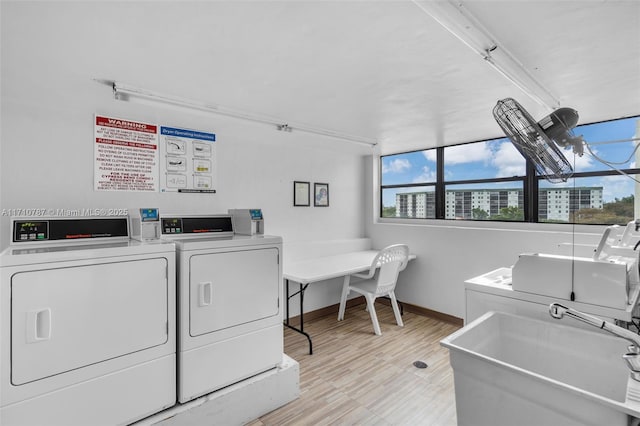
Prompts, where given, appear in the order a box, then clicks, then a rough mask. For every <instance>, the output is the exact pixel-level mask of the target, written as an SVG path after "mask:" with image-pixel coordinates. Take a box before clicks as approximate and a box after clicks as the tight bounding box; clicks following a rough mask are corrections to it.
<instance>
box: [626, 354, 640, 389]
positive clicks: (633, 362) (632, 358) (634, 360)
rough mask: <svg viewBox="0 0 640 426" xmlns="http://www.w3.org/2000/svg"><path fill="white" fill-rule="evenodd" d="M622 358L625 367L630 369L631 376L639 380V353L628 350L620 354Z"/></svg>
mask: <svg viewBox="0 0 640 426" xmlns="http://www.w3.org/2000/svg"><path fill="white" fill-rule="evenodd" d="M632 346H633V345H632ZM622 359H624V360H625V362H626V363H627V367H629V370H631V372H630V373H631V378H632V379H634V380H636V381H639V382H640V353H638V352H629V353H626V354H624V355H622Z"/></svg>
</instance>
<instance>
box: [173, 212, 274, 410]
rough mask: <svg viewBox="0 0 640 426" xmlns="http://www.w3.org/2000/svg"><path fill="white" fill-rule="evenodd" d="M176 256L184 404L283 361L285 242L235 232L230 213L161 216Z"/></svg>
mask: <svg viewBox="0 0 640 426" xmlns="http://www.w3.org/2000/svg"><path fill="white" fill-rule="evenodd" d="M161 228H162V237H163V238H164V239H169V240H171V241H174V242H175V244H176V254H177V258H178V262H177V265H178V400H179V401H180V402H186V401H189V400H191V399H194V398H196V397H198V396H201V395H204V394H207V393H210V392H213V391H216V390H218V389H221V388H223V387H225V386H228V385H231V384H233V383H237V382H239V381H242V380H243V379H246V378H248V377H251V376H253V375H256V374H258V373H261V372H264V371H267V370H269V369H272V368H275V367H276V366H277V365H278V364H280V363H281V362H282V354H283V329H282V328H283V327H282V303H281V302H280V299H281V295H282V238H280V237H274V236H264V235H254V236H247V235H234V233H233V227H232V222H231V216H206V217H205V216H200V217H195V216H188V217H177V216H162V217H161Z"/></svg>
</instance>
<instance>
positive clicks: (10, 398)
mask: <svg viewBox="0 0 640 426" xmlns="http://www.w3.org/2000/svg"><path fill="white" fill-rule="evenodd" d="M0 283H1V285H0V331H1V348H0V395H1V401H0V424H2V425H44V424H46V425H65V426H67V425H74V424H75V425H89V424H127V423H131V422H134V421H136V420H139V419H141V418H144V417H146V416H149V415H151V414H153V413H155V412H158V411H161V410H162V409H164V408H167V407H170V406H172V405H174V404H175V403H176V386H175V380H176V354H175V352H176V338H175V336H176V320H175V317H176V310H175V306H176V304H175V246H174V245H173V244H170V243H166V242H161V243H157V244H143V243H140V242H137V241H131V240H130V239H129V234H128V220H127V217H109V218H49V219H44V218H39V217H38V218H27V219H13V220H12V242H11V245H10V246H9V248H7V249H6V250H5V251H4V252H3V253H2V254H1V255H0Z"/></svg>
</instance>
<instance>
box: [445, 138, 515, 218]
mask: <svg viewBox="0 0 640 426" xmlns="http://www.w3.org/2000/svg"><path fill="white" fill-rule="evenodd" d="M443 154H444V186H445V199H446V200H447V202H446V208H445V212H444V218H445V219H458V220H460V219H466V220H520V221H522V220H524V197H523V194H524V192H523V191H524V179H525V174H526V173H525V171H526V162H525V159H524V158H523V157H522V155H520V153H519V152H518V151H517V150H516V149H515V148H514V147H513V144H512V143H511V142H510V141H509V140H508V139H506V138H501V139H493V140H489V141H482V142H475V143H470V144H464V145H455V146H448V147H445V148H443Z"/></svg>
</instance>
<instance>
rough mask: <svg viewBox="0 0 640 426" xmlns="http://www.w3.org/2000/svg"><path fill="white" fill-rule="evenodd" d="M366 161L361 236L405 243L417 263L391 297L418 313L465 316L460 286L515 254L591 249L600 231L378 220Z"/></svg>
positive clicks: (370, 162)
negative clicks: (414, 307) (571, 246)
mask: <svg viewBox="0 0 640 426" xmlns="http://www.w3.org/2000/svg"><path fill="white" fill-rule="evenodd" d="M364 161H365V163H366V164H365V168H366V169H367V170H366V171H365V174H366V176H367V182H366V185H367V187H368V190H367V191H366V192H367V194H368V199H367V202H366V205H367V209H366V212H365V222H366V225H365V227H366V234H367V236H368V237H370V238H371V239H372V244H373V246H374V247H384V246H386V245H389V244H394V243H406V244H408V245H409V248H410V250H411V252H412V253H414V254H416V255H417V259H416V260H415V261H413V262H410V263H409V266H408V267H407V269H406V270H405V271H404V272H402V274H401V275H400V278H399V281H398V287H397V290H396V295H397V296H398V299H399V300H400V301H405V302H407V303H411V304H413V305H417V306H421V307H423V308H427V309H431V310H434V311H438V312H442V313H445V314H449V315H453V316H455V317H458V318H463V317H464V306H465V305H464V281H465V280H467V279H469V278H472V277H475V276H478V275H481V274H484V273H485V272H489V271H491V270H493V269H496V268H499V267H505V266H506V267H508V266H511V265H513V264H514V263H515V262H516V260H517V259H518V254H519V253H526V252H531V253H535V252H542V253H557V252H558V244H561V243H571V242H575V243H577V244H596V243H597V242H598V241H599V238H600V235H601V234H602V232H603V230H604V227H602V226H593V227H588V226H579V227H575V228H574V227H573V226H572V225H558V224H555V225H554V224H527V223H496V222H483V223H479V222H469V221H460V222H457V221H444V220H405V221H404V223H398V221H388V222H387V223H381V221H380V220H378V218H377V216H378V211H379V208H378V198H377V186H378V182H379V181H378V178H377V176H378V170H377V164H378V161H379V160H378V158H374V157H369V158H367V159H366V160H364Z"/></svg>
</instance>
